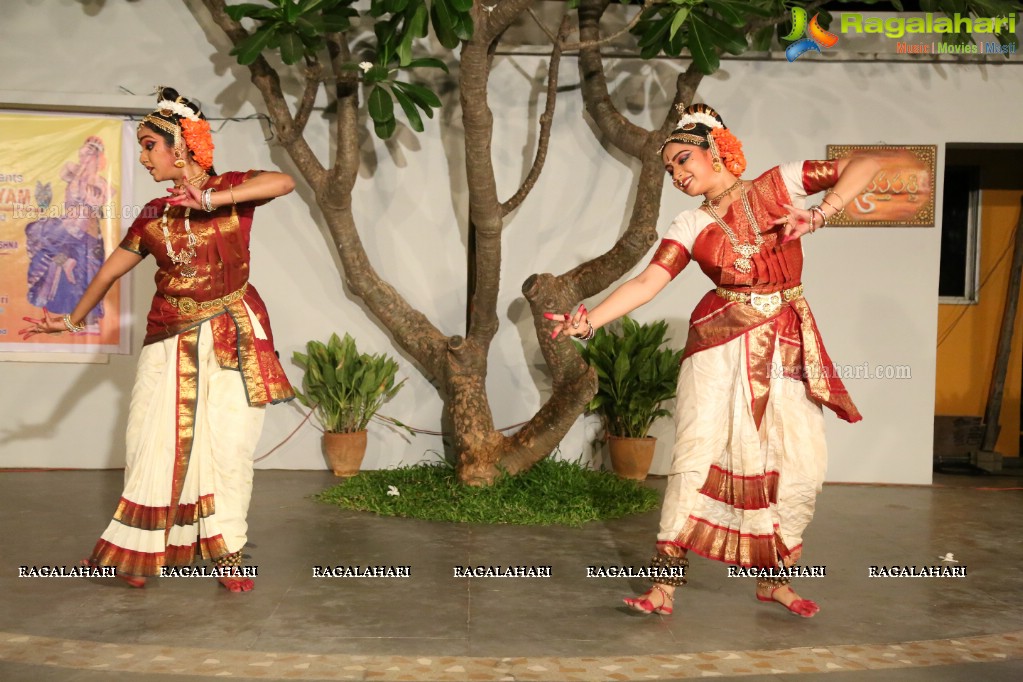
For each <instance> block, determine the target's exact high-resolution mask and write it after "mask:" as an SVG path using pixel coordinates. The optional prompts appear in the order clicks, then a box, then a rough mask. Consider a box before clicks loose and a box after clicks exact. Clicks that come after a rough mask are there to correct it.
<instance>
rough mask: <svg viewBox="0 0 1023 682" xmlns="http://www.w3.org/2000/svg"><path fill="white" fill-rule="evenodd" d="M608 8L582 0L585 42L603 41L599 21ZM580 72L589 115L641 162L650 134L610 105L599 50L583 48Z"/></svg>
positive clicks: (581, 31) (592, 0) (597, 0)
mask: <svg viewBox="0 0 1023 682" xmlns="http://www.w3.org/2000/svg"><path fill="white" fill-rule="evenodd" d="M606 6H607V2H606V0H580V3H579V36H580V37H581V38H583V39H584V41H585V42H593V41H596V40H598V39H599V38H600V17H601V15H602V14H603V13H604V9H605V7H606ZM579 72H580V78H581V80H582V93H583V101H584V102H585V104H586V111H587V113H589V115H590V117H591V118H592V119H593V121H594V122H595V123H596V124H597V128H599V129H600V132H601V133H603V134H604V135H606V136H607V137H608V138H609V139H610V140H611V143H612V144H614V145H615V146H616V147H618V148H619V149H621V150H622V151H623V152H625V153H626V154H629V155H630V156H634V157H636V158H639V157H640V156H641V155H642V154H643V148H644V146H645V144H646V141H647V139H646V138H647V134H648V133H647V131H646V130H644V129H643V128H640V127H639V126H637V125H635V124H634V123H632V122H630V121H629V120H628V119H626V118H625V117H624V116H622V114H621V112H619V111H618V109H617V108H616V107H615V105H614V102H612V101H611V95H610V93H609V91H608V87H607V78H606V77H605V75H604V60H603V57H602V56H601V54H600V48H599V47H584V48H582V49H581V50H580V52H579Z"/></svg>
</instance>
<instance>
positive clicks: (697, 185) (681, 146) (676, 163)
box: [661, 142, 716, 197]
mask: <svg viewBox="0 0 1023 682" xmlns="http://www.w3.org/2000/svg"><path fill="white" fill-rule="evenodd" d="M661 156H662V158H663V160H664V170H665V172H666V173H667V174H668V175H669V176H671V182H672V184H673V185H675V187H676V188H678V189H680V190H682V191H683V192H685V193H686V194H688V195H689V196H691V197H695V196H699V195H700V194H704V193H705V192H707V191H708V190H709V189H710V186H711V182H712V181H713V180H714V176H715V175H716V173H715V172H714V167H713V166H712V163H713V160H712V159H711V156H710V151H708V150H706V149H703V148H702V147H698V146H696V145H694V144H685V143H682V142H669V143H668V144H667V145H666V146H665V147H664V151H663V152H662V153H661Z"/></svg>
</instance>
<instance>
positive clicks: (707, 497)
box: [652, 161, 860, 567]
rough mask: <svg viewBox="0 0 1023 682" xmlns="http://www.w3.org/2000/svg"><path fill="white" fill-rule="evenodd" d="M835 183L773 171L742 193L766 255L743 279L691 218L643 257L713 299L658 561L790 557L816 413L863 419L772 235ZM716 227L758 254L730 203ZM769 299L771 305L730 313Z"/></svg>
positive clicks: (728, 250)
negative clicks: (689, 274)
mask: <svg viewBox="0 0 1023 682" xmlns="http://www.w3.org/2000/svg"><path fill="white" fill-rule="evenodd" d="M836 181H837V162H834V161H805V162H799V163H793V164H785V165H783V166H776V167H775V168H772V169H771V170H769V171H767V172H766V173H764V174H763V175H761V176H760V177H758V178H756V179H755V180H753V182H752V183H751V185H750V186H749V188H748V190H747V197H748V199H749V205H750V208H751V210H752V214H753V217H754V218H755V220H756V223H757V225H758V226H759V227H760V229H761V231H762V232H763V238H764V243H763V245H762V247H761V248H760V251H759V252H758V253H756V254H754V255H753V256H752V258H751V260H752V268H751V269H750V272H748V273H744V272H742V271H740V270H739V269H737V268H736V267H735V262H736V260H737V259H738V258H739V255H738V254H737V253H736V252H735V251H734V250H733V248H732V243H731V241H730V239H729V237H728V235H726V233H725V231H724V230H723V229H722V228H721V226H720V225H718V224H717V223H716V222H715V221H714V220H713V219H712V218H711V217H710V216H709V215H708V214H707V213H705V212H704V211H701V210H692V211H686V212H684V213H682V214H680V215H679V216H678V217H677V218H676V219H675V221H674V222H673V223H672V226H671V228H670V229H669V231H668V233H667V234H666V235H665V239H664V240H662V242H661V245H660V246H659V247H658V249H657V252H656V253H655V255H654V258H653V261H652V262H653V263H655V264H657V265H659V266H661V267H663V268H665V269H666V270H667V271H668V272H669V274H670V275H671V276H672V278H674V277H675V276H677V275H678V274H679V272H681V271H682V269H683V268H685V267H686V265H688V264H689V262H690V261H696V263H697V264H698V265H699V266H700V269H701V270H703V272H704V273H705V274H706V275H707V276H708V277H710V279H711V281H713V282H714V284H715V285H716V287H718V289H714V290H711V291H709V292H708V293H707V294H706V295H705V296H704V297H703V299H702V300H701V301H700V303H699V304H698V305H697V306H696V309H695V310H694V311H693V314H692V317H691V318H690V325H689V336H688V340H687V342H686V348H685V352H684V353H683V361H682V367H681V371H680V374H679V382H678V399H677V400H678V403H677V411H676V421H675V428H676V436H675V446H674V448H673V451H672V464H671V470H670V472H669V476H668V485H667V490H666V493H665V500H664V506H663V508H662V512H661V524H660V531H659V533H658V536H657V539H658V549H659V551H661V552H662V553H666V554H675V553H677V549H676V548H681V549H686V550H690V551H693V552H696V553H697V554H700V555H702V556H705V557H708V558H711V559H716V560H719V561H723V562H726V563H729V564H738V565H740V566H747V567H749V566H762V567H769V566H777V565H778V564H779V563H780V562H781V561H784V560H786V559H788V560H790V561H794V560H795V559H797V558H798V556H799V554H800V553H801V550H802V536H803V530H804V529H805V528H806V526H807V524H808V523H809V522H810V519H811V518H812V516H813V511H814V504H815V501H816V496H817V493H819V492H820V490H821V485H822V483H823V481H824V474H825V470H826V467H827V447H826V444H825V442H824V417H823V413H822V409H821V408H822V406H825V407H828V408H829V409H831V410H832V411H834V412H835V414H837V415H838V416H839V417H840V418H842V419H844V420H846V421H849V422H855V421H858V420H859V419H860V414H859V412H858V411H857V410H856V407H855V406H854V405H853V403H852V401H851V400H850V398H849V395H848V393H847V392H846V389H845V386H843V384H842V382H841V380H840V379H839V378H838V376H837V372H836V371H835V367H834V365H833V364H832V362H831V359H830V357H829V356H828V353H827V351H826V350H825V349H824V344H823V342H822V341H821V336H820V333H819V331H818V329H817V324H816V322H815V321H814V317H813V314H812V313H811V312H810V306H809V305H808V304H807V302H806V300H805V299H804V298H803V296H802V291H801V276H802V266H803V250H802V242H801V240H793V241H790V242H788V243H786V244H780V243H779V241H780V238H781V229H780V226H778V227H776V226H773V225H772V222H773V221H774V220H775V219H776V218H779V217H781V216H784V215H785V214H786V210H785V208H784V204H792V205H796V206H801V205H802V202H803V199H804V198H805V197H806V196H807V195H809V194H814V193H816V192H819V191H821V190H823V189H826V188H829V187H831V186H833V185H834V183H835V182H836ZM721 218H722V220H723V221H724V222H725V223H726V224H727V225H728V226H729V227H730V228H731V230H732V232H733V233H734V234H735V236H736V238H737V240H738V242H739V243H740V244H741V243H753V242H754V241H755V236H756V235H755V233H754V232H753V229H755V228H754V227H753V226H751V225H750V224H749V223H750V221H749V219H748V217H747V215H746V212H745V210H744V208H743V202H742V201H741V200H739V199H736V200H734V201H733V202H732V203H731V204H730V205H729V207H728V210H727V211H726V212H725V214H724V215H723V216H721ZM719 289H720V290H725V291H724V292H723V293H719ZM775 292H779V296H778V297H777V298H776V299H775V305H767V306H760V307H755V306H754V305H751V303H750V302H748V301H745V302H744V301H741V300H736V299H738V298H742V297H743V295H745V294H751V293H755V294H758V295H766V294H773V293H775ZM780 292H785V294H781V293H780ZM730 294H739V296H734V295H730Z"/></svg>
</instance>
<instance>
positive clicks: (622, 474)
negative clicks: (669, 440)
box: [607, 436, 657, 481]
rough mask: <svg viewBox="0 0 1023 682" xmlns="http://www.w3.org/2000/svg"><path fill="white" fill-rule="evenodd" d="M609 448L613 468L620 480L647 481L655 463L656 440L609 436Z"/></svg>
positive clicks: (651, 438)
mask: <svg viewBox="0 0 1023 682" xmlns="http://www.w3.org/2000/svg"><path fill="white" fill-rule="evenodd" d="M607 446H608V450H610V451H611V468H612V469H614V472H615V473H616V474H617V475H618V477H619V478H630V479H632V480H634V481H644V480H646V475H647V474H648V473H650V464H651V462H653V461H654V448H656V447H657V439H656V438H653V437H650V436H648V437H646V438H622V437H620V436H608V437H607Z"/></svg>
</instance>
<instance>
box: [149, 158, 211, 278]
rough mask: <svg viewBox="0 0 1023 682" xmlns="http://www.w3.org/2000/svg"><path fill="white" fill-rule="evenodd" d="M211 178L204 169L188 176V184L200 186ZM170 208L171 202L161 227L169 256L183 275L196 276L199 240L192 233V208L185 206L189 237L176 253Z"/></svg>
mask: <svg viewBox="0 0 1023 682" xmlns="http://www.w3.org/2000/svg"><path fill="white" fill-rule="evenodd" d="M209 179H210V176H209V174H207V173H206V171H202V172H201V173H200V174H199V175H196V176H194V177H191V178H188V184H190V185H192V186H193V187H196V188H199V187H202V186H203V185H205V184H206V181H207V180H209ZM169 210H170V204H164V205H163V215H162V216H161V217H160V228H161V229H162V230H163V242H164V244H166V246H167V256H168V257H169V258H170V259H171V262H172V263H174V264H175V265H177V266H179V267H180V268H181V276H182V277H195V275H196V274H197V273H198V270H196V267H195V265H193V264H192V261H193V260H194V259H195V245H196V244H197V243H198V240H197V239H196V238H195V235H194V234H192V223H191V221H190V220H189V219H188V217H189V215H191V213H192V209H190V208H185V234H187V235H188V237H187V238H186V240H185V248H183V249H181V250H180V251H178V252H177V253H174V249H173V248H172V247H171V243H170V230H169V229H168V228H167V212H168V211H169Z"/></svg>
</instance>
